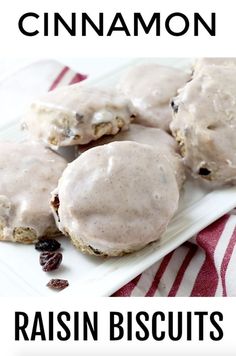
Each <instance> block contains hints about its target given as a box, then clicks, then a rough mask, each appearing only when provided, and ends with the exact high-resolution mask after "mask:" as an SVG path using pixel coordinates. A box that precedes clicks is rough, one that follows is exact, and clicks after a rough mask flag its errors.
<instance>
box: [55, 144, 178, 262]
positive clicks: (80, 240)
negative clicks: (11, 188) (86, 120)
mask: <svg viewBox="0 0 236 356" xmlns="http://www.w3.org/2000/svg"><path fill="white" fill-rule="evenodd" d="M178 200H179V189H178V186H177V183H176V179H175V175H174V173H173V169H172V167H171V165H170V163H169V161H168V159H167V158H166V156H165V155H164V154H162V153H157V150H156V149H154V148H153V147H151V146H148V145H143V144H139V143H136V142H127V141H124V142H113V143H109V144H107V145H103V146H98V147H95V148H92V149H90V150H87V151H86V152H84V153H83V154H82V155H81V156H79V157H78V158H77V159H76V160H75V161H73V162H72V163H70V164H69V165H68V167H67V168H66V170H65V171H64V172H63V174H62V177H61V178H60V180H59V184H58V187H57V189H56V190H55V191H54V192H53V193H52V201H51V205H52V209H53V212H54V216H55V219H56V221H57V224H58V228H59V229H60V230H61V231H62V232H63V233H64V234H66V235H68V236H69V237H70V238H71V240H72V242H73V244H74V245H75V246H76V247H77V248H78V249H80V250H81V251H82V252H86V253H89V254H94V255H101V256H119V255H123V254H125V253H130V252H133V251H136V250H139V249H141V248H143V247H144V246H146V245H147V244H149V243H150V242H152V241H156V240H158V239H159V238H160V236H161V235H162V233H163V232H164V231H165V229H166V227H167V224H168V223H169V221H170V219H171V218H172V216H173V215H174V213H175V211H176V209H177V207H178Z"/></svg>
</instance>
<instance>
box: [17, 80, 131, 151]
mask: <svg viewBox="0 0 236 356" xmlns="http://www.w3.org/2000/svg"><path fill="white" fill-rule="evenodd" d="M133 114H134V112H133V108H132V105H131V103H130V102H129V101H128V100H127V99H126V98H125V97H123V96H122V95H121V94H117V93H116V92H115V91H112V90H111V89H109V90H106V89H99V88H96V87H89V86H86V85H81V84H75V85H71V86H66V87H63V88H59V89H56V90H53V91H51V92H49V93H47V94H45V95H44V96H42V97H41V98H39V99H38V100H36V101H34V102H33V103H32V105H31V107H30V108H29V110H28V112H27V113H26V115H25V117H24V120H23V127H25V128H26V129H28V130H29V132H30V134H31V135H32V136H33V137H34V138H36V139H40V140H43V141H44V142H45V143H46V144H49V145H55V146H70V145H75V144H86V143H88V142H90V141H92V140H96V139H98V138H99V137H101V136H102V135H104V133H105V134H106V133H107V132H104V130H101V131H99V132H98V131H96V126H97V125H99V124H104V123H109V125H110V127H109V132H108V133H109V134H112V135H115V134H116V133H117V132H119V130H120V128H121V127H119V125H118V122H117V118H118V119H121V120H122V122H123V123H122V125H123V129H127V128H128V126H129V123H130V121H131V116H132V115H133Z"/></svg>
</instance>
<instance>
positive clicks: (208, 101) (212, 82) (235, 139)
mask: <svg viewBox="0 0 236 356" xmlns="http://www.w3.org/2000/svg"><path fill="white" fill-rule="evenodd" d="M235 77H236V68H235V67H230V66H228V67H227V66H206V67H204V68H202V70H201V71H199V72H198V74H197V75H196V76H194V78H193V80H192V81H191V82H189V83H187V84H186V86H185V87H184V88H183V89H181V90H180V92H179V95H178V96H177V97H176V98H175V99H174V100H173V104H172V107H173V109H174V114H173V115H174V118H173V121H172V123H171V130H172V132H173V135H174V136H175V137H176V139H177V141H178V143H179V145H180V149H181V153H182V156H183V157H184V163H185V164H186V165H187V166H188V167H189V168H190V169H191V171H192V173H193V175H194V176H195V177H201V178H203V179H205V180H208V181H211V182H212V183H214V184H216V185H222V184H226V183H233V184H235V182H236V154H235V152H236V80H235Z"/></svg>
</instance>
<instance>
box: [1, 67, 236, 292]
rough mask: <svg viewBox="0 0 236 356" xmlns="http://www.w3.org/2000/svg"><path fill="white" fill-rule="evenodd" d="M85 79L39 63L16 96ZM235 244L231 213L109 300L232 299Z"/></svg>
mask: <svg viewBox="0 0 236 356" xmlns="http://www.w3.org/2000/svg"><path fill="white" fill-rule="evenodd" d="M39 70H40V77H41V79H40V83H41V84H42V82H43V85H38V83H37V81H35V79H34V76H33V74H34V73H36V72H38V71H39ZM22 73H23V72H22ZM32 76H33V77H32ZM18 78H19V74H18ZM86 78H87V76H86V75H83V74H80V73H75V72H74V71H72V70H71V69H70V68H68V67H65V66H63V65H60V64H59V63H56V62H50V61H48V62H42V63H38V64H37V65H36V64H35V65H33V66H31V67H30V68H28V75H27V76H25V71H24V82H23V86H21V87H20V88H19V87H18V88H17V90H18V93H19V90H20V95H21V96H22V95H23V96H24V97H26V96H27V99H31V97H30V96H32V95H35V94H36V93H37V92H38V93H39V94H40V92H43V91H45V90H53V89H55V88H57V87H59V86H62V85H65V84H74V83H77V82H80V81H81V80H84V79H86ZM42 79H43V80H42ZM13 81H14V77H13ZM19 82H21V83H22V81H19ZM8 84H9V83H8ZM21 85H22V84H21ZM8 87H9V85H8ZM39 88H40V90H39ZM1 89H4V90H5V92H6V88H1V87H0V92H1ZM9 89H10V88H9ZM29 93H31V95H29ZM18 95H19V94H18ZM235 244H236V215H235V211H232V212H230V213H229V214H227V215H225V216H223V217H222V218H220V219H219V220H217V221H216V222H214V223H213V224H211V225H210V226H208V227H207V228H205V229H204V230H203V231H201V232H200V233H199V234H198V235H197V236H195V237H193V238H192V239H190V240H189V241H188V242H186V243H184V244H183V245H182V246H180V247H178V248H177V249H176V250H174V251H172V252H171V253H169V254H168V255H167V256H165V257H164V258H163V259H162V260H160V261H159V262H157V263H156V264H154V265H153V266H152V267H150V268H149V269H148V270H146V271H145V272H143V273H142V274H141V275H139V276H137V277H136V278H135V279H133V280H132V281H131V282H129V283H128V284H126V285H125V286H124V287H122V288H121V289H120V290H118V291H117V292H116V293H115V294H114V295H113V296H119V297H120V296H124V297H130V296H132V297H134V296H147V297H153V296H163V297H166V296H170V297H175V296H209V297H210V296H236V248H235Z"/></svg>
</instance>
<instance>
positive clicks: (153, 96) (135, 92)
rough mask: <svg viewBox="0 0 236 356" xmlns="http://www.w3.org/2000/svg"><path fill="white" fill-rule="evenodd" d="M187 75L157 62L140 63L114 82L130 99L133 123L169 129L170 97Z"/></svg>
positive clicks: (181, 84) (186, 78) (187, 77)
mask: <svg viewBox="0 0 236 356" xmlns="http://www.w3.org/2000/svg"><path fill="white" fill-rule="evenodd" d="M189 77H190V75H189V74H187V73H185V72H184V71H182V70H180V69H176V68H171V67H165V66H161V65H159V64H154V63H151V64H141V65H137V66H135V67H133V68H131V69H130V70H129V71H128V72H127V73H126V74H125V75H124V77H123V78H122V79H121V80H120V82H119V83H118V89H119V90H120V91H121V92H122V93H123V94H124V95H125V96H126V97H127V98H129V99H130V100H131V102H132V104H133V105H134V108H135V110H136V114H137V115H136V118H135V122H136V123H139V124H142V125H145V126H150V127H158V128H161V129H163V130H165V131H169V124H170V121H171V119H172V116H171V109H170V106H169V103H170V99H171V98H172V97H173V96H175V95H176V93H177V89H179V88H180V87H182V86H183V85H184V84H185V83H186V82H187V81H188V79H189Z"/></svg>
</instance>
